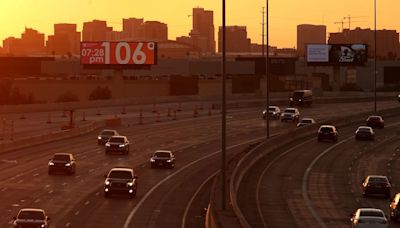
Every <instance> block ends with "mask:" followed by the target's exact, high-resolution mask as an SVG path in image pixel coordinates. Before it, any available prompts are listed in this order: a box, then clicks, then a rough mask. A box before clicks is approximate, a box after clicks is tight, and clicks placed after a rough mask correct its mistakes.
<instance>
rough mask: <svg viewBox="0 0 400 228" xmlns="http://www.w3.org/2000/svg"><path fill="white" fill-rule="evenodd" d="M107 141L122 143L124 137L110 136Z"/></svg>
mask: <svg viewBox="0 0 400 228" xmlns="http://www.w3.org/2000/svg"><path fill="white" fill-rule="evenodd" d="M109 142H112V143H124V142H125V140H124V138H120V137H112V138H110V141H109Z"/></svg>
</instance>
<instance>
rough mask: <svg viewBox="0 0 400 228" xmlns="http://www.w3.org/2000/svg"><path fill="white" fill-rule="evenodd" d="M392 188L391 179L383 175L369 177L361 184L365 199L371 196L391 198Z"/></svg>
mask: <svg viewBox="0 0 400 228" xmlns="http://www.w3.org/2000/svg"><path fill="white" fill-rule="evenodd" d="M391 187H392V186H391V184H390V181H389V179H388V178H387V177H386V176H382V175H368V176H367V177H365V178H364V180H363V181H362V182H361V190H362V195H363V196H364V197H366V196H368V195H370V194H374V195H378V194H382V195H384V196H385V197H387V198H390V189H391Z"/></svg>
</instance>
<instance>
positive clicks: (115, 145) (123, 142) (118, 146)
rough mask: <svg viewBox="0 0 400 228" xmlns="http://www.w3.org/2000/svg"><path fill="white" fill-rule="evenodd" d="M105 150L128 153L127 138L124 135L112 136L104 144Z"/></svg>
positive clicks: (107, 151)
mask: <svg viewBox="0 0 400 228" xmlns="http://www.w3.org/2000/svg"><path fill="white" fill-rule="evenodd" d="M105 152H106V154H108V153H113V152H117V153H123V154H128V153H129V140H128V138H127V137H126V136H122V135H118V136H112V137H111V138H110V139H109V140H108V142H107V143H106V145H105Z"/></svg>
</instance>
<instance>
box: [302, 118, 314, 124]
mask: <svg viewBox="0 0 400 228" xmlns="http://www.w3.org/2000/svg"><path fill="white" fill-rule="evenodd" d="M301 123H312V120H310V119H307V120H301Z"/></svg>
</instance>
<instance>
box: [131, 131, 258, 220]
mask: <svg viewBox="0 0 400 228" xmlns="http://www.w3.org/2000/svg"><path fill="white" fill-rule="evenodd" d="M262 139H265V137H259V138H256V139H252V140H249V141H246V142H243V143H239V144H236V145H232V146H229V147H227V148H226V149H232V148H235V147H238V146H242V145H246V144H248V143H251V142H256V141H259V140H262ZM218 153H221V150H218V151H215V152H213V153H211V154H209V155H207V156H204V157H202V158H199V159H197V160H195V161H192V162H191V163H189V164H187V165H185V166H183V167H182V168H181V169H179V170H177V171H176V172H174V173H172V174H171V175H169V176H167V177H166V178H164V179H163V180H161V181H160V182H158V183H157V184H156V185H154V186H153V187H152V188H151V189H150V190H149V191H148V192H147V193H146V194H145V195H144V196H143V198H141V199H140V201H139V202H138V203H137V204H136V206H135V207H134V208H133V209H132V211H131V212H130V213H129V215H128V217H127V218H126V220H125V223H124V226H123V228H128V227H129V223H130V222H131V220H132V218H133V216H134V215H135V213H136V212H137V211H138V210H139V207H141V206H142V204H143V203H144V201H145V200H146V199H147V198H149V197H150V195H151V194H152V193H153V192H154V191H155V190H156V189H157V188H158V187H160V186H161V185H162V184H164V183H165V182H167V181H168V180H169V179H171V178H173V177H175V176H177V175H178V174H180V173H181V172H183V171H184V170H186V169H187V168H189V167H190V166H192V165H194V164H196V163H198V162H200V161H202V160H206V159H208V158H210V157H212V156H214V155H216V154H218Z"/></svg>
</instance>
